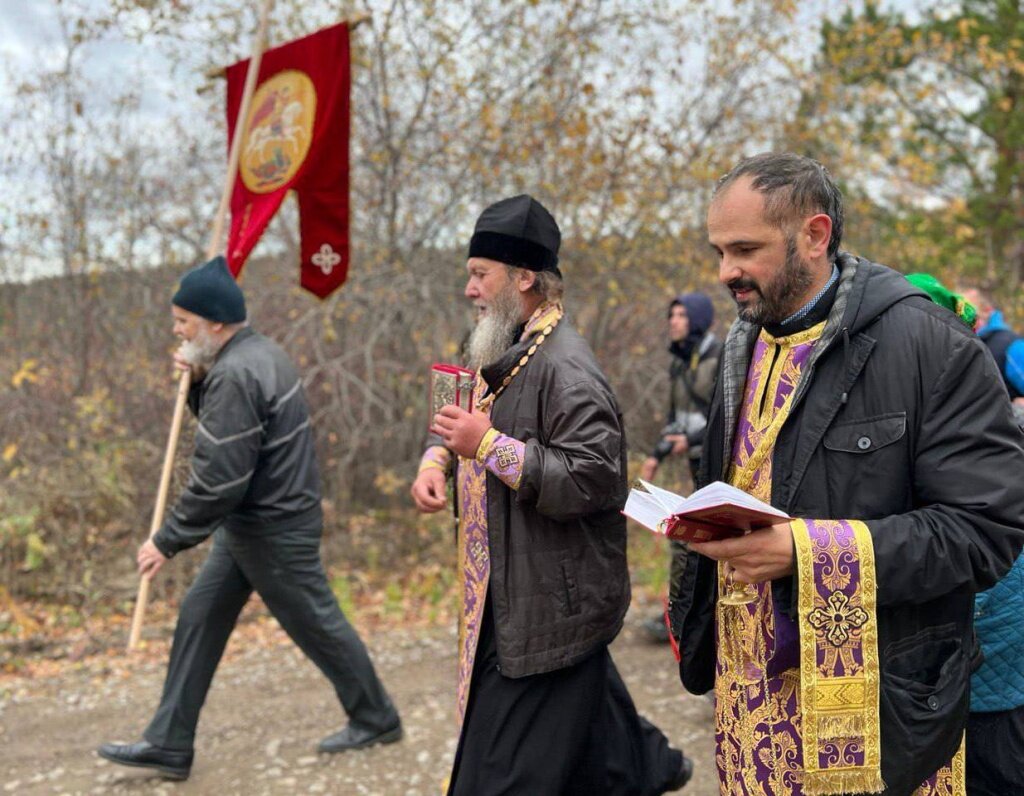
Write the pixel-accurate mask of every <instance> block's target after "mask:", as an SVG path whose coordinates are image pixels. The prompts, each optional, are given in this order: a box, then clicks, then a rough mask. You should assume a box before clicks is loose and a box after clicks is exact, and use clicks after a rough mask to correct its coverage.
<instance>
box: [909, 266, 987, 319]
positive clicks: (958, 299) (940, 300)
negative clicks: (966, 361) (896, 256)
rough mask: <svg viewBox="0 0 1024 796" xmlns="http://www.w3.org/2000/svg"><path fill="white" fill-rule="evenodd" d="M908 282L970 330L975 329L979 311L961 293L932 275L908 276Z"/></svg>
mask: <svg viewBox="0 0 1024 796" xmlns="http://www.w3.org/2000/svg"><path fill="white" fill-rule="evenodd" d="M907 281H908V282H910V284H912V285H913V286H914V287H916V288H919V289H920V290H923V291H924V292H925V293H927V294H928V297H929V298H930V299H931V300H932V301H934V302H935V303H936V304H938V305H939V306H940V307H945V308H946V309H947V310H949V311H950V312H952V313H953V314H954V315H956V317H958V318H959V319H960V320H961V321H963V322H964V323H966V324H967V325H968V326H969V327H970V328H972V329H973V328H974V321H975V319H976V318H977V317H978V311H977V310H976V309H974V305H973V304H970V303H968V301H967V299H965V298H964V297H963V296H961V295H960V294H959V293H954V292H953V291H952V290H950V289H949V288H948V287H946V286H945V285H944V284H942V283H941V282H940V281H939V280H938V279H936V278H935V277H934V276H932V275H931V274H907Z"/></svg>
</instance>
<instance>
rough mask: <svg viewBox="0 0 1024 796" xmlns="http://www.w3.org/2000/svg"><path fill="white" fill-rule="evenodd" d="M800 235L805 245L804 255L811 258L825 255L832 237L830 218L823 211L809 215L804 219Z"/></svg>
mask: <svg viewBox="0 0 1024 796" xmlns="http://www.w3.org/2000/svg"><path fill="white" fill-rule="evenodd" d="M802 236H803V239H804V244H805V245H806V246H807V249H806V252H805V256H806V257H808V258H809V259H812V260H814V259H817V258H819V257H825V256H826V255H827V254H828V244H829V241H830V240H831V238H832V219H831V218H829V217H828V215H826V214H825V213H818V214H817V215H813V216H811V217H810V218H808V219H807V220H806V221H804V228H803V230H802Z"/></svg>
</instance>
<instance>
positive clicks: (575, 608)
mask: <svg viewBox="0 0 1024 796" xmlns="http://www.w3.org/2000/svg"><path fill="white" fill-rule="evenodd" d="M561 570H562V588H563V599H564V600H565V613H566V615H567V616H576V614H578V613H579V612H580V610H581V608H580V588H579V584H578V583H577V582H576V571H575V569H574V568H573V566H572V562H571V561H570V560H569V559H568V558H563V559H562V560H561Z"/></svg>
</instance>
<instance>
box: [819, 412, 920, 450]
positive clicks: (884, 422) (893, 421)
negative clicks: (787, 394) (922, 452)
mask: <svg viewBox="0 0 1024 796" xmlns="http://www.w3.org/2000/svg"><path fill="white" fill-rule="evenodd" d="M906 433H907V413H906V412H891V413H889V414H885V415H877V416H875V417H865V418H863V419H860V420H844V421H843V422H841V423H838V424H836V425H835V426H833V427H832V428H830V429H829V430H828V431H827V432H826V433H825V440H824V445H825V447H826V448H828V449H829V450H831V451H841V452H842V453H872V452H873V451H876V450H878V449H879V448H884V447H886V446H887V445H892V443H894V442H896V441H897V440H899V439H902V438H903V436H904V434H906Z"/></svg>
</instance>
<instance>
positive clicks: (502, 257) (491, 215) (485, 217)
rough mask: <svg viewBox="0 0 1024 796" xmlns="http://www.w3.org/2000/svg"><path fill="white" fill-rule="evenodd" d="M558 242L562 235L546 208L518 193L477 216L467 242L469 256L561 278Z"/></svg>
mask: <svg viewBox="0 0 1024 796" xmlns="http://www.w3.org/2000/svg"><path fill="white" fill-rule="evenodd" d="M561 243H562V233H561V232H560V231H559V229H558V224H556V223H555V219H554V217H552V215H551V213H549V212H548V211H547V208H546V207H544V205H542V204H541V203H540V202H538V201H537V200H536V199H534V198H533V197H532V196H529V195H527V194H520V195H519V196H513V197H511V198H510V199H502V200H501V201H500V202H495V203H494V204H493V205H491V206H490V207H488V208H487V209H486V210H484V212H482V213H481V214H480V218H478V219H477V222H476V227H475V228H474V230H473V237H472V238H471V239H470V241H469V256H470V257H486V258H487V259H488V260H497V261H498V262H501V263H505V264H506V265H514V266H516V267H518V268H527V269H529V270H530V271H553V272H554V273H555V274H557V275H558V276H561V275H562V274H561V272H560V271H559V270H558V247H559V246H560V245H561Z"/></svg>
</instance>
